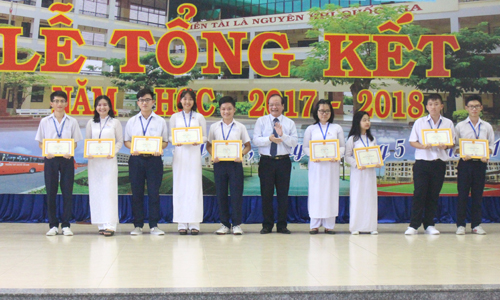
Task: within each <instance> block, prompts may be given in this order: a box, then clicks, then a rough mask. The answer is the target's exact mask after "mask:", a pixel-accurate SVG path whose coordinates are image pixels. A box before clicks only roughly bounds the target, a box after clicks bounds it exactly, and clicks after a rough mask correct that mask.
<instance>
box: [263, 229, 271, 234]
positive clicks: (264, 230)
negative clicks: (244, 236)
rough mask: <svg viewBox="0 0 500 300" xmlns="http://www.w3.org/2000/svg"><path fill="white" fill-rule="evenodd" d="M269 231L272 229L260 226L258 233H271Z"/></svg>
mask: <svg viewBox="0 0 500 300" xmlns="http://www.w3.org/2000/svg"><path fill="white" fill-rule="evenodd" d="M271 232H272V230H271V229H269V228H262V229H261V230H260V234H268V233H271Z"/></svg>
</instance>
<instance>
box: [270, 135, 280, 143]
mask: <svg viewBox="0 0 500 300" xmlns="http://www.w3.org/2000/svg"><path fill="white" fill-rule="evenodd" d="M269 140H270V141H271V142H273V143H276V144H281V143H282V142H283V140H282V139H281V138H277V137H275V136H274V134H271V135H270V136H269Z"/></svg>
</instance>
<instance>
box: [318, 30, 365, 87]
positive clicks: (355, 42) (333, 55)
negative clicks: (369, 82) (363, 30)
mask: <svg viewBox="0 0 500 300" xmlns="http://www.w3.org/2000/svg"><path fill="white" fill-rule="evenodd" d="M325 41H327V42H328V43H329V44H330V53H329V66H328V69H327V70H324V71H323V76H325V77H362V78H366V77H368V78H370V77H372V72H371V71H370V70H368V69H366V67H365V65H364V64H363V62H362V61H361V58H360V57H359V54H358V53H357V52H356V49H357V48H358V47H359V46H361V44H363V43H365V42H369V41H370V35H368V34H359V35H357V34H350V35H347V34H325ZM346 41H350V42H351V43H349V45H348V46H347V47H343V46H342V44H343V43H344V42H346ZM344 60H346V61H347V63H348V64H349V65H350V66H351V69H352V70H344V68H343V67H342V62H343V61H344Z"/></svg>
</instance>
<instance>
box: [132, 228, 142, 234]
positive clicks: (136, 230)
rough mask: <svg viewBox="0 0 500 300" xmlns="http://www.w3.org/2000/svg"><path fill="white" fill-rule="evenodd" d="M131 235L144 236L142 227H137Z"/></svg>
mask: <svg viewBox="0 0 500 300" xmlns="http://www.w3.org/2000/svg"><path fill="white" fill-rule="evenodd" d="M130 234H131V235H141V234H142V228H141V227H136V228H134V230H132V231H131V232H130Z"/></svg>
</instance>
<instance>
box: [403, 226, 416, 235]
mask: <svg viewBox="0 0 500 300" xmlns="http://www.w3.org/2000/svg"><path fill="white" fill-rule="evenodd" d="M405 234H406V235H415V234H418V230H416V229H415V228H413V227H408V229H406V231H405Z"/></svg>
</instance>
